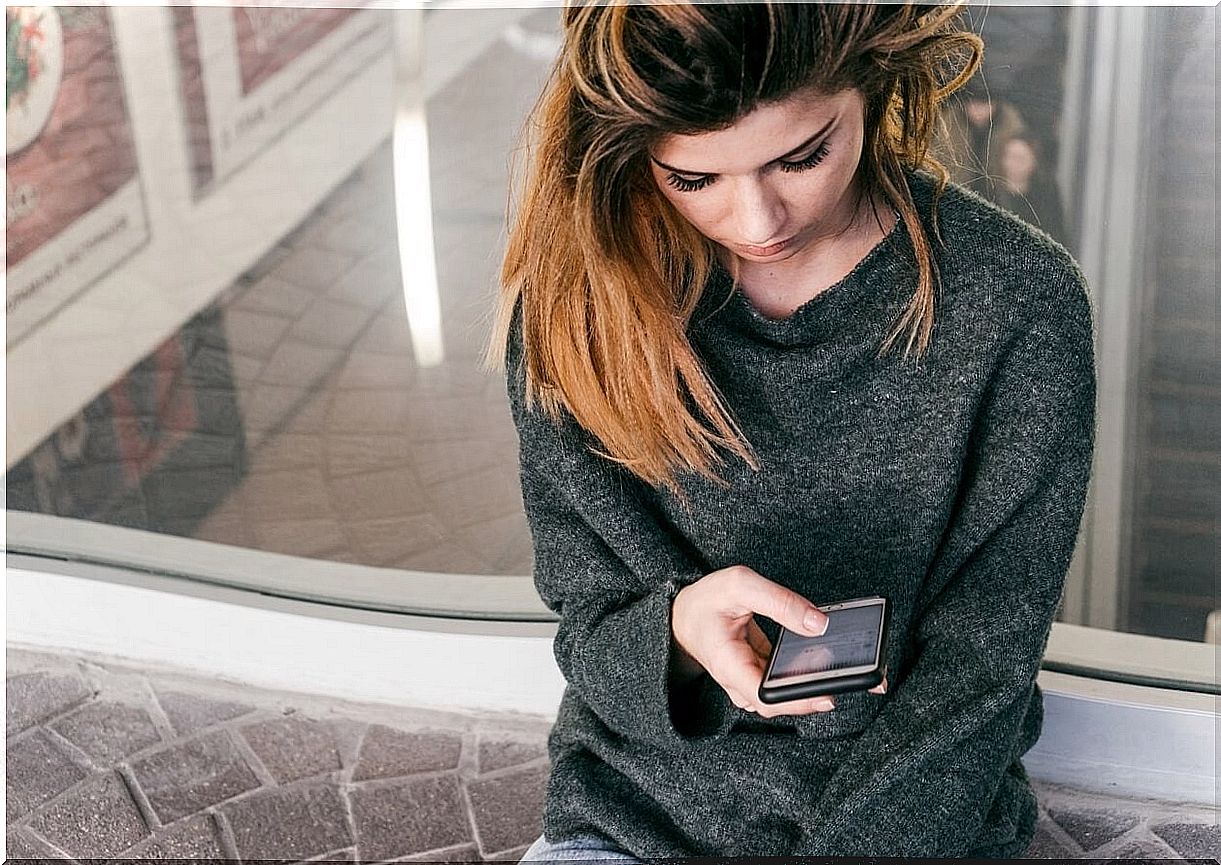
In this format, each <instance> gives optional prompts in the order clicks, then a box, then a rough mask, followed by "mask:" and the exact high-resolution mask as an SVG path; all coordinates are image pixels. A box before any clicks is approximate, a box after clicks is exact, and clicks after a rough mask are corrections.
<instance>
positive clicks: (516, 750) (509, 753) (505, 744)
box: [479, 737, 547, 772]
mask: <svg viewBox="0 0 1221 865" xmlns="http://www.w3.org/2000/svg"><path fill="white" fill-rule="evenodd" d="M546 756H547V743H546V741H545V740H539V741H529V740H522V739H503V738H482V737H481V738H480V739H479V771H480V772H492V771H494V770H496V769H507V768H508V767H510V766H520V765H521V764H522V763H529V762H530V761H531V760H537V759H539V758H540V757H546Z"/></svg>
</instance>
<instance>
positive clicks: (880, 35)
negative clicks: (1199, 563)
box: [489, 3, 1094, 861]
mask: <svg viewBox="0 0 1221 865" xmlns="http://www.w3.org/2000/svg"><path fill="white" fill-rule="evenodd" d="M955 16H956V10H954V9H952V8H946V7H937V6H931V7H912V6H894V5H887V4H879V5H845V4H827V5H802V4H791V3H757V4H741V5H731V4H719V3H718V4H695V3H693V4H670V5H657V6H649V5H641V4H635V5H603V6H579V7H571V8H568V9H567V10H566V11H565V13H564V27H565V37H564V45H563V49H562V52H561V55H560V57H559V59H558V60H557V62H556V64H555V68H554V71H553V74H552V76H551V78H550V81H549V83H548V85H547V87H546V90H545V92H544V94H543V96H542V98H541V100H540V102H539V104H538V106H537V108H536V111H535V113H534V116H533V121H532V127H531V131H532V134H533V136H534V139H535V147H534V150H533V153H532V157H531V162H530V173H529V177H528V180H527V182H526V186H525V190H524V196H523V197H522V199H521V201H520V202H519V207H518V209H517V211H516V215H515V220H514V222H513V225H512V230H511V233H510V236H509V242H508V249H507V256H506V260H505V265H504V271H503V293H502V295H501V298H500V307H499V318H498V320H497V323H496V326H495V328H494V335H493V341H492V344H491V349H490V352H489V359H490V360H491V361H492V362H504V363H506V364H507V376H508V390H509V397H510V402H511V405H512V408H513V413H514V418H515V422H516V424H517V429H518V433H519V436H520V441H521V480H522V496H523V500H524V503H525V508H526V514H527V517H528V519H529V523H530V526H531V531H532V535H533V541H534V553H535V582H536V585H537V588H538V591H539V593H540V595H541V596H542V598H543V600H544V601H545V602H546V603H547V604H548V606H549V607H550V608H552V609H553V610H555V611H556V612H557V613H558V614H559V617H560V619H559V625H558V630H557V633H556V638H555V656H556V659H557V661H558V663H559V666H560V668H561V670H562V671H563V673H564V675H565V677H566V679H567V681H568V683H569V687H568V688H567V690H566V692H565V695H564V698H563V701H562V703H561V706H560V709H559V714H558V718H557V720H556V724H555V727H554V730H553V732H552V735H551V738H550V754H551V761H552V767H551V777H550V781H549V786H548V793H547V802H546V807H545V813H544V819H543V837H542V838H540V839H539V840H538V842H537V843H535V844H534V845H533V846H532V847H531V849H530V850H529V851H528V852H527V854H526V856H525V859H524V860H523V861H538V860H548V859H550V860H564V859H580V858H585V859H611V860H620V861H631V860H640V859H652V858H658V857H669V856H702V855H725V856H735V855H815V856H817V855H870V856H874V855H887V856H961V855H970V856H1006V857H1007V856H1014V855H1017V854H1019V853H1020V852H1021V851H1022V850H1023V849H1024V848H1025V847H1026V845H1027V843H1028V842H1029V840H1030V838H1031V834H1032V832H1033V827H1034V823H1035V817H1036V804H1035V798H1034V796H1033V794H1032V793H1031V789H1030V785H1029V783H1028V782H1027V779H1026V775H1025V773H1024V772H1023V770H1022V765H1021V762H1020V757H1021V755H1022V754H1023V753H1024V752H1025V751H1026V750H1027V749H1029V748H1030V746H1031V745H1032V744H1033V743H1034V741H1035V740H1036V738H1037V737H1038V734H1039V729H1040V723H1041V702H1040V696H1039V692H1038V689H1037V688H1036V686H1035V677H1036V674H1037V672H1038V669H1039V661H1040V656H1041V654H1042V652H1043V650H1044V646H1045V642H1046V639H1047V635H1048V631H1049V628H1050V626H1051V621H1052V618H1053V615H1054V613H1055V610H1056V606H1057V603H1058V601H1059V597H1060V592H1061V587H1062V583H1063V579H1064V575H1065V572H1066V569H1067V567H1068V564H1069V559H1070V555H1071V553H1072V550H1073V546H1074V540H1075V536H1076V532H1077V528H1078V524H1079V521H1080V518H1081V514H1082V508H1083V503H1084V498H1085V491H1086V482H1087V478H1088V475H1089V466H1090V457H1091V451H1092V445H1093V410H1094V366H1093V350H1092V334H1091V329H1092V319H1091V310H1090V304H1089V302H1088V299H1087V294H1086V288H1085V285H1084V281H1083V279H1082V275H1081V273H1080V271H1079V269H1078V268H1077V266H1076V264H1075V263H1074V262H1073V260H1072V259H1071V258H1070V257H1069V255H1068V254H1067V253H1066V252H1065V250H1064V249H1063V248H1062V247H1061V246H1059V245H1058V244H1056V243H1055V242H1054V241H1052V240H1051V239H1050V238H1048V237H1047V236H1046V235H1044V234H1041V233H1039V232H1038V231H1036V230H1035V229H1032V228H1030V227H1029V226H1027V225H1025V224H1024V223H1022V222H1020V221H1019V220H1017V219H1015V218H1014V217H1012V216H1010V215H1008V214H1006V213H1005V212H1004V211H1002V210H1000V209H999V208H996V207H995V206H993V205H991V204H989V203H988V202H986V201H985V200H984V199H982V198H980V197H978V196H976V195H974V194H972V193H969V192H967V191H964V190H962V189H961V188H959V187H957V186H954V185H952V184H951V185H946V184H945V181H944V179H943V178H944V173H943V172H942V171H940V170H939V169H940V166H938V165H936V164H935V163H933V162H931V161H930V160H928V159H927V158H926V154H927V145H928V141H929V138H930V135H931V133H932V131H933V128H934V123H935V120H936V117H937V107H938V103H939V102H940V101H941V99H942V98H943V97H944V96H946V95H947V94H948V93H949V92H951V91H952V90H953V89H954V87H955V86H957V85H959V84H960V83H961V82H962V81H963V80H965V79H966V78H967V77H968V76H969V75H971V74H972V73H973V72H974V71H975V68H976V67H977V66H978V63H979V59H980V56H981V51H982V47H981V45H980V42H979V40H978V38H977V37H975V36H973V35H971V34H969V33H966V32H964V31H962V30H960V29H959V27H958V25H957V24H956V23H955V20H956V18H955ZM930 170H931V171H934V172H937V175H938V176H937V177H936V178H935V177H934V175H933V174H932V173H930ZM866 595H884V596H886V597H887V598H888V599H889V602H890V604H891V607H892V620H891V625H892V627H891V638H890V640H889V643H888V650H887V656H886V662H887V667H888V671H889V672H888V681H887V682H886V683H885V685H884V687H879V688H877V689H875V691H874V692H871V693H870V692H855V693H848V694H841V695H839V696H837V697H835V698H827V697H818V698H808V699H801V700H795V701H791V702H787V703H779V704H774V705H769V704H765V703H762V702H760V700H759V699H758V687H759V684H760V681H761V677H762V674H763V672H764V663H765V660H766V659H767V656H768V652H769V650H770V647H771V643H772V641H774V640H775V639H776V637H777V634H778V631H779V626H780V625H784V626H786V627H788V628H790V629H793V630H794V631H797V632H798V633H801V634H816V633H818V631H819V630H820V629H821V628H822V626H823V622H824V620H825V619H824V616H823V614H822V613H821V612H820V611H819V609H818V605H820V604H822V605H825V604H827V603H829V602H834V601H838V600H845V599H850V598H856V597H861V596H866Z"/></svg>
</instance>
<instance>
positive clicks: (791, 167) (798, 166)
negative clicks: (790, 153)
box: [780, 141, 830, 171]
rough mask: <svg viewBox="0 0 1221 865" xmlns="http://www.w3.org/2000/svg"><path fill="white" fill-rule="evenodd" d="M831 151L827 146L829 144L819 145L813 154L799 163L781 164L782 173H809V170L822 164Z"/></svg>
mask: <svg viewBox="0 0 1221 865" xmlns="http://www.w3.org/2000/svg"><path fill="white" fill-rule="evenodd" d="M829 150H830V148H829V147H828V146H827V142H825V141H824V142H823V143H822V144H820V145H818V148H817V149H816V150H815V151H814V152H813V153H811V154H810V155H809V156H807V157H806V158H805V159H800V160H798V161H797V162H781V163H780V170H781V171H807V170H808V169H811V168H813V167H814V166H815V165H817V164H818V163H820V162H822V161H823V160H824V159H826V158H827V152H828V151H829Z"/></svg>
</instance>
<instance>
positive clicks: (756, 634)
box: [746, 619, 772, 664]
mask: <svg viewBox="0 0 1221 865" xmlns="http://www.w3.org/2000/svg"><path fill="white" fill-rule="evenodd" d="M746 640H747V642H749V643H750V647H751V648H752V649H754V650H755V654H756V655H758V656H759V657H760V658H761V659H762V660H763V662H764V664H766V663H767V659H768V658H770V657H771V656H772V643H771V640H769V639H768V638H767V634H765V633H763V630H762V629H761V628H760V627H759V626H758V625H757V624H756V623H755V621H754V620H753V619H752V620H751V621H750V624H748V625H747V626H746Z"/></svg>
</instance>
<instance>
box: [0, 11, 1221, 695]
mask: <svg viewBox="0 0 1221 865" xmlns="http://www.w3.org/2000/svg"><path fill="white" fill-rule="evenodd" d="M969 15H970V17H971V22H972V26H974V27H975V28H976V29H977V30H978V31H979V32H980V33H981V34H982V35H983V37H984V39H985V41H986V44H987V54H986V58H985V62H984V66H983V70H982V73H981V74H980V75H978V76H977V79H976V81H974V82H973V83H972V85H971V86H970V87H968V88H967V90H965V91H964V92H962V93H961V94H958V95H956V96H955V97H954V98H952V99H951V101H950V102H949V103H948V104H947V106H946V123H945V128H944V129H943V131H942V134H941V135H940V136H939V139H938V142H937V149H936V152H937V153H938V155H939V156H941V157H942V158H943V160H944V161H945V162H946V163H947V164H948V165H949V167H950V169H951V171H952V175H953V177H954V179H955V180H956V181H958V182H960V183H963V184H964V185H966V186H968V187H969V188H971V189H973V190H975V191H977V192H978V193H979V194H981V195H984V196H985V197H987V198H989V199H991V200H993V201H995V202H996V203H997V204H999V205H1000V206H1002V207H1005V208H1006V209H1009V210H1011V211H1012V212H1014V213H1016V214H1018V215H1019V216H1021V217H1022V218H1024V219H1026V220H1028V221H1029V222H1031V223H1032V224H1035V225H1037V226H1039V227H1041V228H1042V229H1043V230H1045V231H1046V232H1048V234H1050V235H1051V236H1052V237H1053V238H1055V239H1056V240H1058V241H1059V242H1061V243H1063V244H1064V245H1065V246H1066V247H1067V248H1068V249H1069V250H1070V251H1071V252H1072V253H1073V254H1074V255H1075V256H1076V257H1077V258H1078V260H1079V261H1080V262H1081V264H1082V266H1083V268H1084V269H1085V272H1086V275H1087V277H1088V278H1089V280H1090V284H1091V290H1092V291H1093V293H1094V300H1095V304H1096V310H1097V325H1098V333H1097V337H1098V345H1099V351H1098V357H1099V382H1100V404H1099V448H1098V456H1097V460H1096V465H1095V473H1094V480H1093V486H1092V490H1091V498H1090V503H1089V506H1088V508H1087V516H1086V519H1085V522H1084V525H1083V527H1082V533H1081V541H1080V544H1079V547H1078V552H1077V556H1076V558H1075V560H1074V563H1073V566H1072V570H1071V579H1070V585H1069V589H1068V592H1067V594H1066V599H1065V604H1064V610H1063V613H1062V618H1063V620H1064V621H1065V623H1068V624H1076V625H1084V626H1090V627H1095V628H1105V629H1108V630H1113V631H1117V632H1123V633H1130V634H1136V635H1144V636H1148V637H1160V638H1168V639H1173V640H1179V641H1192V642H1199V641H1203V640H1205V639H1206V636H1207V635H1208V634H1211V637H1208V638H1209V639H1211V640H1212V641H1214V642H1215V641H1216V640H1217V639H1218V637H1217V628H1218V625H1217V623H1216V616H1215V614H1214V612H1213V610H1214V607H1215V606H1216V598H1215V570H1216V565H1215V550H1216V543H1217V524H1216V519H1215V512H1214V509H1213V508H1214V503H1215V490H1216V489H1217V486H1218V484H1217V481H1218V466H1219V465H1221V452H1219V451H1218V445H1217V437H1216V430H1217V428H1218V423H1217V422H1218V418H1219V415H1221V391H1218V388H1217V385H1216V382H1217V380H1218V376H1217V360H1216V351H1215V331H1214V327H1215V317H1214V312H1215V307H1216V269H1215V268H1216V247H1215V236H1216V235H1215V225H1216V223H1215V217H1216V175H1215V153H1216V138H1215V104H1216V98H1215V97H1216V89H1215V88H1216V84H1215V68H1216V41H1215V10H1213V9H1209V8H1204V7H1196V8H1188V7H1184V8H1170V7H1167V8H1160V7H1159V8H1139V7H1125V8H1104V7H1081V6H1075V7H1069V6H1000V7H990V8H984V7H973V8H971V9H970V10H969ZM6 18H7V25H8V29H9V32H10V33H16V34H18V35H17V36H16V37H15V38H12V37H11V38H10V40H9V55H8V67H9V96H8V105H7V115H8V130H9V134H8V140H7V163H6V164H7V175H6V187H7V192H8V215H7V226H8V232H7V240H6V253H7V273H6V276H7V289H6V290H7V307H6V308H7V316H6V322H7V341H6V348H7V361H8V367H7V370H8V372H7V374H8V416H7V427H8V451H7V454H6V465H7V475H6V491H7V508H8V515H9V520H8V528H9V545H10V548H11V549H14V550H24V551H29V552H34V553H38V554H47V555H51V556H55V555H62V554H64V553H65V551H68V552H71V553H72V554H73V555H75V556H78V557H83V558H96V559H99V560H104V561H109V562H117V563H120V564H122V563H127V564H140V565H141V566H144V567H148V566H150V562H151V564H152V565H156V564H158V561H159V562H160V567H162V568H163V569H164V570H166V571H168V572H171V573H179V574H183V575H185V576H188V577H190V576H194V577H198V578H201V579H225V580H227V581H230V582H239V583H242V584H246V585H252V586H255V587H258V586H260V585H263V584H265V583H266V582H267V581H269V580H270V579H272V577H271V576H270V570H269V569H270V568H271V567H272V566H271V564H270V562H271V561H272V560H271V559H268V558H265V557H264V558H261V557H260V555H259V554H260V553H262V554H267V553H276V554H286V555H289V556H295V557H300V558H303V559H305V558H307V559H312V560H314V561H315V565H314V566H311V567H310V568H306V569H302V570H301V572H300V573H301V575H302V576H300V577H299V578H298V579H297V583H295V584H294V583H293V582H292V578H282V577H277V578H276V579H279V580H281V582H280V583H278V585H279V586H280V590H281V591H287V592H289V593H294V592H295V593H299V594H300V595H301V596H302V597H318V596H324V597H328V598H333V599H337V600H341V601H346V602H351V603H368V604H370V605H376V603H377V597H378V596H379V595H378V593H379V592H381V593H382V594H383V595H384V596H385V597H386V598H390V597H395V598H399V599H402V598H409V599H411V598H414V600H411V601H410V602H408V601H402V603H409V604H413V605H414V606H416V607H418V608H425V609H426V608H429V606H430V604H434V603H435V604H437V605H440V606H444V607H445V609H446V610H448V611H449V612H450V613H451V614H453V615H470V616H476V617H478V616H487V615H492V614H493V611H497V610H502V611H503V610H506V609H508V608H506V607H504V605H503V603H502V600H503V599H502V600H501V601H493V600H491V595H492V594H493V593H495V592H496V591H499V590H497V589H495V588H494V586H495V585H501V584H503V585H505V586H515V587H517V589H518V590H520V596H521V597H526V596H528V595H529V594H530V592H531V590H530V577H529V574H530V571H531V552H530V536H529V532H528V529H527V525H526V522H525V519H524V517H523V515H522V510H521V501H520V493H519V488H518V477H517V462H516V436H515V433H514V430H513V425H512V422H511V419H510V416H509V413H508V407H507V402H506V399H505V391H504V383H503V381H502V380H500V379H499V378H498V377H494V376H489V375H487V374H485V373H483V372H481V371H480V370H479V367H478V363H479V354H480V351H481V349H482V347H483V345H484V342H485V339H486V336H487V332H488V325H489V311H490V303H491V299H492V297H493V294H494V291H495V285H496V279H497V269H498V264H499V258H500V252H501V248H502V240H503V233H504V213H505V204H506V198H507V194H508V177H509V176H510V172H511V170H512V166H513V159H514V158H515V157H516V156H517V154H518V152H519V134H520V131H521V125H522V122H523V120H524V118H525V116H526V114H527V112H528V111H529V109H530V107H531V105H532V103H533V100H534V99H535V98H536V96H537V94H538V92H539V89H540V87H541V85H542V82H543V79H544V76H545V75H546V72H547V69H548V66H549V64H550V62H551V60H552V59H553V57H554V55H555V52H556V50H557V48H558V45H559V30H558V14H557V10H556V9H554V8H542V9H502V8H488V9H437V10H429V11H427V12H421V11H418V10H402V11H397V12H395V11H389V10H377V9H359V8H342V9H340V8H336V9H327V8H321V7H310V8H296V9H289V8H281V7H277V8H262V7H254V6H239V7H234V8H223V7H202V6H201V7H193V6H178V7H168V8H153V7H128V8H117V7H116V8H108V7H47V6H42V7H7V11H6ZM155 536H165V537H170V538H175V539H181V545H180V546H175V545H174V544H168V545H167V544H165V543H159V544H156V545H154V546H142V544H144V541H145V540H146V539H148V538H150V537H155ZM142 539H143V540H142ZM189 542H194V543H189ZM209 544H210V545H224V552H223V554H222V553H221V552H220V551H221V550H222V547H220V546H208V545H209ZM69 548H70V549H69ZM230 548H232V549H230ZM153 549H155V550H156V553H155V554H154V553H152V552H150V550H153ZM177 549H182V550H183V551H184V552H183V553H182V558H181V559H179V558H176V557H177V556H178V553H177V552H175V550H177ZM209 549H211V550H216V551H217V552H216V554H215V556H213V558H212V559H208V556H207V554H206V552H204V553H201V552H200V551H201V550H204V551H206V550H209ZM235 550H238V551H248V552H246V553H243V556H238V557H236V558H235V557H234V551H235ZM158 556H160V557H161V559H160V560H157V561H153V560H155V559H156V558H157V557H158ZM150 557H151V559H150ZM205 559H208V561H210V562H212V564H210V565H208V566H206V567H205V566H203V565H200V564H199V563H200V562H201V561H204V560H205ZM276 561H280V560H278V559H277V560H276ZM328 562H329V563H336V565H337V567H338V565H345V566H346V565H356V566H363V567H366V568H370V569H379V570H376V571H373V570H370V571H368V572H365V571H362V572H361V573H362V574H365V575H366V577H368V579H367V580H366V581H365V583H363V584H362V585H364V586H366V589H367V590H366V591H364V594H360V595H359V597H357V593H356V590H355V589H351V590H350V591H351V594H350V595H348V596H345V591H348V590H347V589H345V585H348V583H347V582H345V579H344V578H342V577H341V576H340V575H341V574H343V573H344V572H343V571H342V570H339V569H335V570H332V571H327V570H326V569H325V568H321V567H319V566H317V563H328ZM192 563H194V564H192ZM218 563H219V564H218ZM226 569H228V571H226ZM222 571H225V572H224V573H222ZM438 574H440V575H448V576H451V577H453V578H454V579H458V578H461V577H470V576H478V577H487V578H492V579H493V582H487V581H484V582H479V583H475V584H472V585H478V586H482V587H484V589H486V591H487V592H488V593H489V594H488V596H487V597H488V598H489V599H488V600H487V601H486V602H484V601H483V600H481V598H482V597H483V596H482V595H480V594H479V593H478V592H466V593H465V594H464V595H463V596H462V600H461V601H452V599H451V601H447V602H446V603H445V604H440V602H435V601H434V600H430V599H432V598H435V596H434V595H430V594H429V593H430V592H433V591H434V590H436V591H440V590H439V589H436V587H437V586H439V585H440V586H443V585H445V583H444V582H443V581H442V582H438V580H437V575H438ZM284 579H287V580H288V582H284V581H283V580H284ZM324 584H325V585H324ZM370 586H371V587H373V588H369V587H370ZM481 591H482V590H481ZM413 593H414V594H413ZM509 606H510V607H512V605H511V604H510V605H509ZM505 615H506V616H508V617H513V616H518V617H523V618H530V617H535V618H544V619H545V618H547V617H548V613H547V612H546V610H545V609H544V608H543V607H542V606H541V604H539V603H537V602H536V601H533V602H530V603H526V602H523V603H522V604H521V605H519V606H518V607H514V608H512V609H508V612H505ZM1210 615H1211V616H1213V619H1211V620H1210ZM1210 621H1212V622H1213V624H1212V628H1213V630H1212V631H1209V630H1208V628H1209V622H1210ZM1117 663H1118V662H1117ZM1166 675H1167V676H1170V677H1171V678H1173V677H1174V675H1175V672H1174V671H1173V670H1169V671H1168V672H1167V673H1166Z"/></svg>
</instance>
